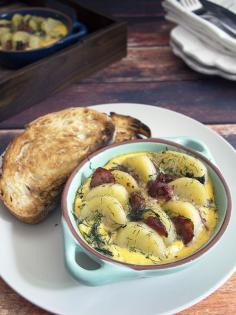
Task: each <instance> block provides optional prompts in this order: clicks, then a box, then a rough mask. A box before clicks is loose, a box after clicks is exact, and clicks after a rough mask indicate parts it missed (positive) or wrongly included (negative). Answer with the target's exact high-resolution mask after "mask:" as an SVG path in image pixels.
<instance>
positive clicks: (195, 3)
mask: <svg viewBox="0 0 236 315" xmlns="http://www.w3.org/2000/svg"><path fill="white" fill-rule="evenodd" d="M179 2H180V4H181V5H182V6H183V7H184V8H185V9H187V10H188V11H190V12H192V13H194V14H196V15H199V16H202V17H203V18H204V19H205V20H207V21H209V22H211V23H213V24H214V25H216V26H217V27H219V28H220V29H222V30H223V31H225V32H226V33H228V34H229V35H231V36H232V37H236V29H233V28H232V27H230V26H229V25H227V24H226V23H224V22H223V21H222V20H221V19H219V17H218V16H216V15H215V14H214V13H213V12H210V11H207V10H206V9H205V8H204V5H203V4H202V3H201V2H200V1H199V0H179Z"/></svg>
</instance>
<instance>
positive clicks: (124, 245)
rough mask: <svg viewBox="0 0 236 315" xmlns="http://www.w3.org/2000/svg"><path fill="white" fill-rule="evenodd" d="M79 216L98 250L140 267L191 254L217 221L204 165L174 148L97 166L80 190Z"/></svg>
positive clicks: (76, 204)
mask: <svg viewBox="0 0 236 315" xmlns="http://www.w3.org/2000/svg"><path fill="white" fill-rule="evenodd" d="M74 216H75V218H76V221H77V225H78V229H79V231H80V233H81V235H82V236H83V238H84V240H85V241H86V242H87V243H88V244H89V245H90V246H91V247H93V248H94V249H95V250H96V251H98V252H100V253H102V254H104V255H106V256H109V257H111V258H113V259H115V260H118V261H121V262H125V263H130V264H136V265H155V264H156V265H159V264H164V263H169V262H174V261H178V260H181V259H183V258H185V257H187V256H190V255H191V254H193V253H194V252H196V251H197V250H198V249H199V248H201V247H202V246H203V245H204V244H206V243H207V241H208V240H209V239H210V238H211V236H212V234H213V232H214V230H215V226H216V223H217V220H218V216H217V209H216V206H215V202H214V193H213V186H212V182H211V178H210V177H209V174H208V172H207V168H206V167H205V165H204V164H203V163H202V162H201V161H200V160H198V159H196V158H194V157H192V156H190V155H187V154H184V153H180V152H175V151H170V150H166V151H163V152H158V153H152V152H138V153H130V154H125V155H121V156H118V157H116V158H114V159H112V160H111V161H109V162H108V163H107V164H106V165H105V166H104V167H99V168H97V169H96V170H94V173H93V174H92V176H91V177H90V178H88V179H86V180H85V182H84V183H83V184H82V186H81V187H79V189H78V191H77V194H76V198H75V201H74Z"/></svg>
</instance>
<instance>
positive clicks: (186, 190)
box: [170, 177, 208, 206]
mask: <svg viewBox="0 0 236 315" xmlns="http://www.w3.org/2000/svg"><path fill="white" fill-rule="evenodd" d="M170 185H172V187H173V191H174V195H175V196H177V197H178V199H180V200H184V201H189V202H191V203H194V204H196V205H198V206H204V205H206V204H207V200H208V194H207V191H206V188H205V186H204V185H203V184H201V183H200V182H199V181H198V180H196V179H193V178H187V177H181V178H178V179H176V180H173V181H172V182H170Z"/></svg>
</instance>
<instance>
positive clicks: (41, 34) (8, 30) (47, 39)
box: [0, 13, 68, 51]
mask: <svg viewBox="0 0 236 315" xmlns="http://www.w3.org/2000/svg"><path fill="white" fill-rule="evenodd" d="M67 34H68V28H67V26H66V25H65V24H64V23H63V22H62V21H60V20H58V19H55V18H52V17H43V16H34V15H31V14H25V15H23V14H18V13H16V14H14V15H13V16H12V17H11V19H10V20H8V19H1V20H0V50H10V51H25V50H33V49H39V48H44V47H47V46H50V45H52V44H54V43H56V42H58V41H59V40H61V39H62V38H63V37H65V36H67Z"/></svg>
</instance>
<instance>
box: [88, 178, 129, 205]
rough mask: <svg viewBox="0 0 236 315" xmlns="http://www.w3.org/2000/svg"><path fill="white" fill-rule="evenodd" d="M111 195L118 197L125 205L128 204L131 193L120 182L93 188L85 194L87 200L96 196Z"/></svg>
mask: <svg viewBox="0 0 236 315" xmlns="http://www.w3.org/2000/svg"><path fill="white" fill-rule="evenodd" d="M102 196H111V197H114V198H115V199H117V200H118V201H119V202H120V204H121V205H122V206H123V207H124V206H125V205H127V204H128V201H129V193H128V191H127V190H126V189H125V187H124V186H122V185H120V184H104V185H99V186H97V187H95V188H93V189H91V190H90V191H89V192H88V193H87V195H86V196H85V200H90V199H92V198H95V197H102Z"/></svg>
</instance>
